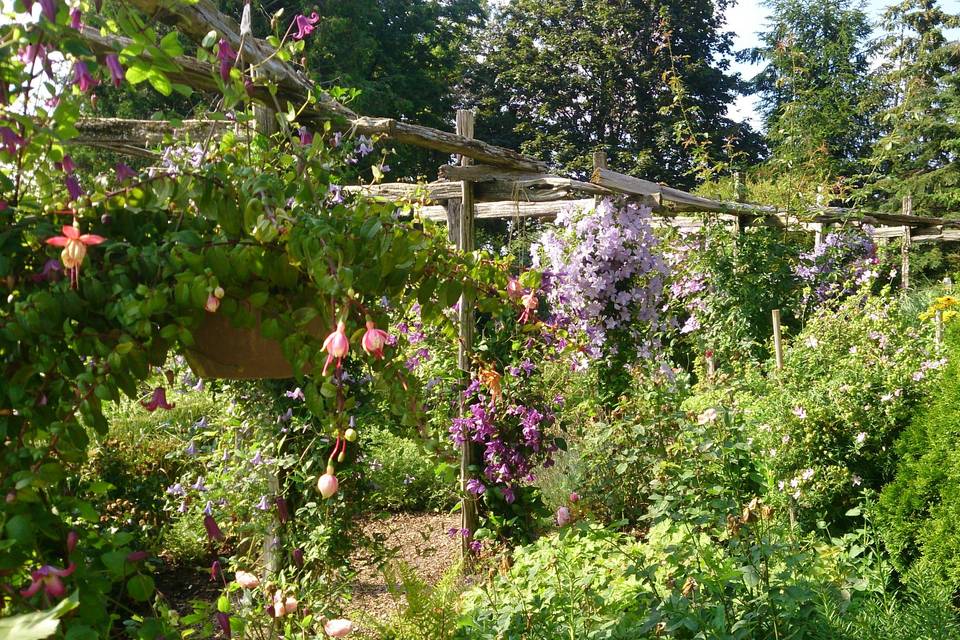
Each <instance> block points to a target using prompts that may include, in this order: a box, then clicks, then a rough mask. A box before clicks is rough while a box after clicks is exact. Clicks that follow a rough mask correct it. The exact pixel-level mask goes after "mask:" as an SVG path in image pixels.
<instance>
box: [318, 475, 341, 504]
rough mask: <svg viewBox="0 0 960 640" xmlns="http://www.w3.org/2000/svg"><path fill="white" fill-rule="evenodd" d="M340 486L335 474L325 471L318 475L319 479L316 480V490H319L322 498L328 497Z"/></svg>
mask: <svg viewBox="0 0 960 640" xmlns="http://www.w3.org/2000/svg"><path fill="white" fill-rule="evenodd" d="M339 488H340V482H339V481H338V480H337V476H335V475H333V474H332V473H330V472H329V470H328V471H327V473H325V474H323V475H322V476H320V480H318V481H317V491H319V492H320V495H322V496H323V497H324V498H329V497H331V496H333V494H335V493H336V492H337V489H339Z"/></svg>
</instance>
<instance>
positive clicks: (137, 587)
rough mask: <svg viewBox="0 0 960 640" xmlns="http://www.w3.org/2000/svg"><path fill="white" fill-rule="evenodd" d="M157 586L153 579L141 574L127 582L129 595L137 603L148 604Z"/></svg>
mask: <svg viewBox="0 0 960 640" xmlns="http://www.w3.org/2000/svg"><path fill="white" fill-rule="evenodd" d="M154 588H155V585H154V583H153V578H151V577H150V576H146V575H143V574H142V573H141V574H138V575H135V576H133V577H132V578H130V579H129V580H127V593H128V594H130V597H131V598H133V599H134V600H136V601H137V602H146V601H147V600H149V599H150V596H152V595H153V591H154Z"/></svg>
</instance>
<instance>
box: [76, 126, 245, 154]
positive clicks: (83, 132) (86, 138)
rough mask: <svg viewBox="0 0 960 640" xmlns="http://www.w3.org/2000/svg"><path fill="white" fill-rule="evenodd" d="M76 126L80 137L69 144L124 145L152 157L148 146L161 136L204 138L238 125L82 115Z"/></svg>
mask: <svg viewBox="0 0 960 640" xmlns="http://www.w3.org/2000/svg"><path fill="white" fill-rule="evenodd" d="M76 126H77V130H78V131H79V132H80V136H79V137H76V138H73V139H72V140H70V143H71V144H80V145H85V146H88V147H101V148H110V147H118V146H125V147H129V148H131V149H136V150H137V151H139V152H142V153H144V154H146V155H148V156H154V155H155V154H154V153H153V152H151V151H148V150H147V147H153V146H156V145H158V144H161V143H162V142H163V140H164V138H167V137H170V138H183V136H186V135H196V136H203V137H205V136H208V135H210V133H223V132H225V131H229V130H231V129H235V128H236V126H237V125H236V123H235V122H229V121H227V120H183V121H181V122H179V123H177V124H176V125H174V124H173V123H170V122H167V121H166V120H127V119H123V118H82V119H80V120H78V121H77V125H76Z"/></svg>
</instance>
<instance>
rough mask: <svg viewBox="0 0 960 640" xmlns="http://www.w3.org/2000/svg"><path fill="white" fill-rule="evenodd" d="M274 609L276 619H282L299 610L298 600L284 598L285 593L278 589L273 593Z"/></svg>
mask: <svg viewBox="0 0 960 640" xmlns="http://www.w3.org/2000/svg"><path fill="white" fill-rule="evenodd" d="M272 609H273V612H272V615H273V617H274V618H282V617H283V616H285V615H287V614H288V613H293V612H294V611H296V610H297V599H296V598H294V597H293V596H286V597H284V595H283V592H282V591H280V590H279V589H278V590H277V591H274V592H273V607H272Z"/></svg>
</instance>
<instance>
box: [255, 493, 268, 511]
mask: <svg viewBox="0 0 960 640" xmlns="http://www.w3.org/2000/svg"><path fill="white" fill-rule="evenodd" d="M257 509H259V510H260V511H269V510H270V503H269V502H267V496H260V502H258V503H257Z"/></svg>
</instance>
